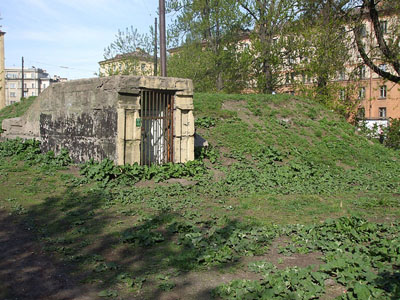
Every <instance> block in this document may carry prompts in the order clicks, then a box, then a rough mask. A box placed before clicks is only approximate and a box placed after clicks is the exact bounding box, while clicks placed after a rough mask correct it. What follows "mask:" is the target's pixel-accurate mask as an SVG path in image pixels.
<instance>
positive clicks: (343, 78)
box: [339, 71, 346, 80]
mask: <svg viewBox="0 0 400 300" xmlns="http://www.w3.org/2000/svg"><path fill="white" fill-rule="evenodd" d="M345 79H346V75H345V73H344V71H340V72H339V80H345Z"/></svg>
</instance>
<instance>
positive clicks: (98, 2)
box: [0, 0, 159, 79]
mask: <svg viewBox="0 0 400 300" xmlns="http://www.w3.org/2000/svg"><path fill="white" fill-rule="evenodd" d="M158 2H159V1H158V0H2V1H0V16H1V18H2V20H0V24H1V25H2V31H5V32H6V35H5V57H6V61H5V65H6V67H7V68H13V67H17V68H19V67H21V57H22V56H24V60H25V67H31V66H35V67H37V68H42V69H45V70H47V71H48V72H49V73H50V75H60V76H62V77H67V78H68V79H78V78H89V77H95V75H94V73H95V72H98V62H99V61H101V60H102V59H103V53H104V48H105V47H106V46H108V45H109V44H110V43H111V42H112V41H113V40H114V39H115V35H116V34H117V32H118V29H122V30H124V29H125V28H126V27H130V26H133V27H134V28H137V29H138V31H139V32H140V33H147V32H148V31H149V27H150V26H151V25H153V24H154V18H155V17H158V15H157V9H158Z"/></svg>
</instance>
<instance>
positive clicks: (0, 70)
mask: <svg viewBox="0 0 400 300" xmlns="http://www.w3.org/2000/svg"><path fill="white" fill-rule="evenodd" d="M5 34H6V33H5V32H3V31H1V30H0V109H2V108H4V107H6V70H5V64H4V59H5V58H4V35H5Z"/></svg>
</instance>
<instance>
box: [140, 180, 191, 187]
mask: <svg viewBox="0 0 400 300" xmlns="http://www.w3.org/2000/svg"><path fill="white" fill-rule="evenodd" d="M171 184H180V185H182V186H188V185H196V184H197V181H192V180H189V179H186V178H170V179H168V180H165V181H162V182H155V181H154V180H141V181H139V182H136V183H135V187H141V188H145V187H146V188H154V187H156V186H168V185H171Z"/></svg>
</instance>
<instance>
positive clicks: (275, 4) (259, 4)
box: [238, 0, 297, 93]
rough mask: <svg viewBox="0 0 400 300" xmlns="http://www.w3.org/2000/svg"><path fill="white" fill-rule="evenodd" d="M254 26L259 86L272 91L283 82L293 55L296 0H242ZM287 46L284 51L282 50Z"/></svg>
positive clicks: (252, 50) (253, 51)
mask: <svg viewBox="0 0 400 300" xmlns="http://www.w3.org/2000/svg"><path fill="white" fill-rule="evenodd" d="M238 2H239V4H240V6H241V8H242V9H243V10H244V11H245V12H246V16H247V18H249V20H250V24H251V26H252V28H253V31H252V35H251V47H250V53H251V56H252V57H253V58H254V59H253V60H252V62H251V69H252V73H253V74H252V75H253V76H254V79H255V87H256V89H257V90H259V91H261V92H264V93H272V92H273V91H274V90H275V89H276V88H277V87H278V86H279V85H281V84H282V83H283V82H282V76H281V74H282V71H283V70H285V68H286V65H287V63H288V59H289V58H290V55H291V50H292V49H290V46H289V44H290V42H292V40H291V39H290V34H291V30H292V28H291V25H292V23H293V21H294V20H295V17H296V14H297V10H296V1H290V0H242V1H238ZM282 49H284V51H282Z"/></svg>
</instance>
